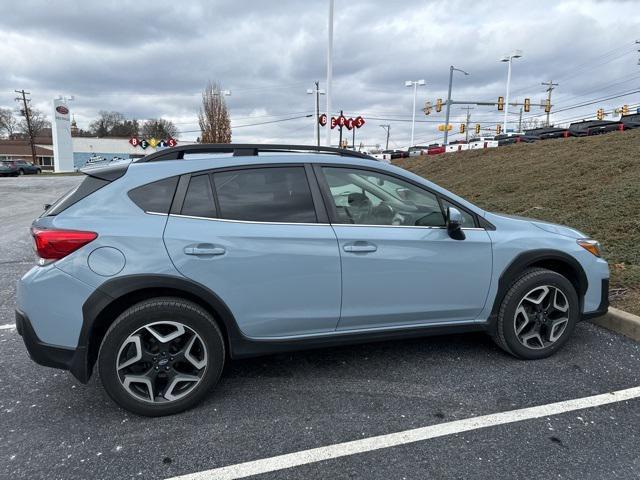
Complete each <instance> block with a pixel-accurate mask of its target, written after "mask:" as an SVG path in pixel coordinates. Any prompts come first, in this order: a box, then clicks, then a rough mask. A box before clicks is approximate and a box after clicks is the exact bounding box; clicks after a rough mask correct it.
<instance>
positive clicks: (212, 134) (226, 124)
mask: <svg viewBox="0 0 640 480" xmlns="http://www.w3.org/2000/svg"><path fill="white" fill-rule="evenodd" d="M198 123H199V124H200V130H201V131H202V135H201V140H202V143H231V121H230V120H229V112H228V110H227V104H226V102H225V101H224V97H223V95H222V92H221V91H220V85H219V84H218V83H217V82H211V81H210V82H209V83H208V84H207V86H206V88H205V89H204V90H203V91H202V106H201V107H200V112H199V113H198Z"/></svg>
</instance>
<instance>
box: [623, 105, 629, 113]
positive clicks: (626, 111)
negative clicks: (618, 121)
mask: <svg viewBox="0 0 640 480" xmlns="http://www.w3.org/2000/svg"><path fill="white" fill-rule="evenodd" d="M622 114H623V115H628V114H629V105H623V106H622Z"/></svg>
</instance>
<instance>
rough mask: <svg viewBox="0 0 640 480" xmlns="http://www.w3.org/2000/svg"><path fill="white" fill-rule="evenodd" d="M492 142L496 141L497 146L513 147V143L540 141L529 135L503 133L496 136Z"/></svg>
mask: <svg viewBox="0 0 640 480" xmlns="http://www.w3.org/2000/svg"><path fill="white" fill-rule="evenodd" d="M493 139H494V140H497V141H498V146H499V147H501V146H503V145H513V144H514V143H531V142H535V141H536V140H540V137H538V136H537V135H529V134H526V133H503V134H501V135H496V136H495V137H494V138H493Z"/></svg>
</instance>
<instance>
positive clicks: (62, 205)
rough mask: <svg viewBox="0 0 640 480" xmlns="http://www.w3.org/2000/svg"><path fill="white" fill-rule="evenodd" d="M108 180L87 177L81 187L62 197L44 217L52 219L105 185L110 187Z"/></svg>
mask: <svg viewBox="0 0 640 480" xmlns="http://www.w3.org/2000/svg"><path fill="white" fill-rule="evenodd" d="M109 183H111V182H109V181H108V180H102V179H100V178H94V177H85V179H84V180H83V181H82V183H81V184H80V185H78V186H77V187H75V188H72V189H71V190H69V191H68V192H67V193H65V194H64V195H63V196H62V197H60V198H59V199H58V200H57V201H56V202H55V203H54V204H53V205H51V206H50V207H49V208H48V209H47V210H45V211H44V213H43V214H42V216H46V217H51V216H55V215H58V214H59V213H60V212H63V211H64V210H66V209H67V208H69V207H70V206H71V205H74V204H76V203H78V202H79V201H80V200H82V199H83V198H85V197H88V196H89V195H91V194H92V193H94V192H96V191H98V190H100V189H101V188H102V187H104V186H105V185H108V184H109Z"/></svg>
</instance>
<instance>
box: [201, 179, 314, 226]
mask: <svg viewBox="0 0 640 480" xmlns="http://www.w3.org/2000/svg"><path fill="white" fill-rule="evenodd" d="M213 181H214V187H215V194H216V196H217V199H218V208H219V211H218V217H219V218H224V219H230V220H247V221H257V222H285V223H315V222H316V221H317V217H316V211H315V207H314V204H313V198H312V196H311V189H310V188H309V182H308V180H307V174H306V172H305V170H304V167H262V168H247V169H241V170H232V171H225V172H219V173H214V174H213Z"/></svg>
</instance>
